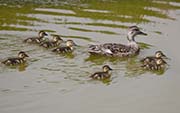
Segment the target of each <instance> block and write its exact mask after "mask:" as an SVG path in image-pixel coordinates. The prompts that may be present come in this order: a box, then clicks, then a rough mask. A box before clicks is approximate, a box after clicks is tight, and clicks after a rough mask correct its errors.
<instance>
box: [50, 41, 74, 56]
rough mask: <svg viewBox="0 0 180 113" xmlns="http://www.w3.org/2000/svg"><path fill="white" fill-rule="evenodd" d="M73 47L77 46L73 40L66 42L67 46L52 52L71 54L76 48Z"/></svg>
mask: <svg viewBox="0 0 180 113" xmlns="http://www.w3.org/2000/svg"><path fill="white" fill-rule="evenodd" d="M73 46H76V44H75V43H74V41H73V40H67V41H66V46H65V47H57V48H55V49H53V50H52V52H56V53H70V52H73V50H74V48H73Z"/></svg>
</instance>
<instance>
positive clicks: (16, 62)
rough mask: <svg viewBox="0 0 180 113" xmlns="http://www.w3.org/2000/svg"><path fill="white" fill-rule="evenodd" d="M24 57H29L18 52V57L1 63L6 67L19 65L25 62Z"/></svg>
mask: <svg viewBox="0 0 180 113" xmlns="http://www.w3.org/2000/svg"><path fill="white" fill-rule="evenodd" d="M26 57H29V56H28V55H27V54H26V53H25V52H24V51H20V52H19V53H18V57H14V58H8V59H6V60H4V61H2V63H3V64H5V65H7V66H13V65H19V64H23V63H25V62H26V59H25V58H26Z"/></svg>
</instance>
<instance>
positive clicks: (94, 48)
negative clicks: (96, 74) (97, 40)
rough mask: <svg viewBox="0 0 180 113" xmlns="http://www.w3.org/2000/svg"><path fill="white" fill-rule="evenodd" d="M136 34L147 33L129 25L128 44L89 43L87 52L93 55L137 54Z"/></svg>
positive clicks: (122, 55) (121, 55) (126, 55)
mask: <svg viewBox="0 0 180 113" xmlns="http://www.w3.org/2000/svg"><path fill="white" fill-rule="evenodd" d="M137 35H147V34H146V33H144V32H142V31H140V29H139V28H138V27H137V26H131V27H129V32H128V36H127V39H128V44H127V45H124V44H118V43H105V44H100V45H90V46H89V49H88V52H89V53H90V54H93V55H104V56H112V57H128V56H133V55H137V54H138V53H139V51H140V47H139V46H138V44H137V42H136V41H135V36H137Z"/></svg>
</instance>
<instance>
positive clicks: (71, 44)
mask: <svg viewBox="0 0 180 113" xmlns="http://www.w3.org/2000/svg"><path fill="white" fill-rule="evenodd" d="M66 46H67V47H73V46H77V45H76V43H74V41H73V40H67V41H66Z"/></svg>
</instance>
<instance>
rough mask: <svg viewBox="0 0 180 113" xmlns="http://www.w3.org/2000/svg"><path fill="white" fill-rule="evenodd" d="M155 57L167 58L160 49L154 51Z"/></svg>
mask: <svg viewBox="0 0 180 113" xmlns="http://www.w3.org/2000/svg"><path fill="white" fill-rule="evenodd" d="M155 56H156V58H162V57H163V58H167V57H166V55H165V54H164V53H163V52H162V51H156V53H155Z"/></svg>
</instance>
